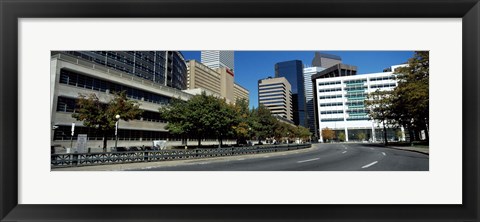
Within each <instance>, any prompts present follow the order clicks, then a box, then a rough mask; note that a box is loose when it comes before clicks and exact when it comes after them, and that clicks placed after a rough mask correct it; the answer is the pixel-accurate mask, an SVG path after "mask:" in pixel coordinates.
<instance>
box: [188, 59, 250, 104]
mask: <svg viewBox="0 0 480 222" xmlns="http://www.w3.org/2000/svg"><path fill="white" fill-rule="evenodd" d="M187 70H188V72H187V73H188V74H187V89H189V92H195V93H198V92H201V91H191V90H192V89H202V90H206V91H208V92H210V93H212V94H215V95H218V97H219V98H225V99H226V100H227V102H231V103H234V102H235V101H236V100H237V99H245V100H247V101H248V97H249V92H248V90H247V89H245V88H244V87H242V86H240V85H239V84H237V83H235V82H234V74H233V72H232V71H230V70H229V69H227V68H215V69H212V68H210V67H208V66H206V65H205V64H203V63H200V62H198V61H195V60H190V61H188V62H187Z"/></svg>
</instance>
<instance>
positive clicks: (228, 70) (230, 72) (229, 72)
mask: <svg viewBox="0 0 480 222" xmlns="http://www.w3.org/2000/svg"><path fill="white" fill-rule="evenodd" d="M226 70H227V72H228V74H230V75H232V76H234V75H233V72H232V71H231V70H230V69H226Z"/></svg>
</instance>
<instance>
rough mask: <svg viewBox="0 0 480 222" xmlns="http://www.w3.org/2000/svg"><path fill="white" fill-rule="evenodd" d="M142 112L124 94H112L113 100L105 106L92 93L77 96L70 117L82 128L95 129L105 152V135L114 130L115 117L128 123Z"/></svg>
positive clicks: (134, 102)
mask: <svg viewBox="0 0 480 222" xmlns="http://www.w3.org/2000/svg"><path fill="white" fill-rule="evenodd" d="M142 112H143V111H142V110H141V109H140V108H139V104H138V102H136V101H133V100H129V99H128V98H127V96H126V94H125V92H121V93H118V94H114V98H113V99H112V100H110V101H109V102H108V103H106V104H105V103H102V102H100V100H99V99H98V97H97V96H96V95H95V94H94V93H92V94H88V95H84V94H80V95H79V98H78V100H77V107H76V110H75V113H73V114H72V117H73V118H75V119H76V120H78V121H83V125H84V126H86V127H93V128H96V129H97V130H99V131H100V132H101V133H102V137H103V151H104V152H106V149H107V135H108V134H109V133H111V131H112V130H113V129H115V123H116V121H117V119H116V118H115V116H116V115H120V119H122V120H124V121H129V120H132V119H138V118H140V117H141V115H142Z"/></svg>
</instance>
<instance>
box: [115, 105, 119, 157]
mask: <svg viewBox="0 0 480 222" xmlns="http://www.w3.org/2000/svg"><path fill="white" fill-rule="evenodd" d="M115 119H117V122H115V151H117V143H118V123H119V121H120V115H118V114H117V115H116V116H115Z"/></svg>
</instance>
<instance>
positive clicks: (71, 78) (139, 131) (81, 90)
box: [50, 52, 235, 152]
mask: <svg viewBox="0 0 480 222" xmlns="http://www.w3.org/2000/svg"><path fill="white" fill-rule="evenodd" d="M115 53H116V55H126V54H127V53H125V52H115ZM75 54H76V55H87V53H86V52H78V53H72V52H68V53H66V52H53V53H52V56H51V60H50V67H51V69H50V70H51V71H50V82H51V87H50V90H51V92H50V95H51V100H50V104H51V110H50V111H51V129H52V136H51V145H52V147H57V148H61V147H70V144H71V140H72V141H73V145H74V147H75V141H76V140H77V138H78V135H79V134H87V136H88V142H87V147H90V148H92V152H97V151H98V152H101V151H102V148H101V147H102V144H103V143H102V137H103V135H102V133H101V132H99V131H98V130H96V129H95V128H88V127H85V126H84V125H83V122H82V121H77V120H76V119H74V118H72V113H74V112H75V110H76V101H77V99H78V97H79V94H84V95H86V94H91V93H94V94H95V95H96V96H97V97H98V98H99V100H100V102H103V103H107V102H108V101H110V100H111V99H112V98H113V93H115V92H121V91H125V93H126V95H127V97H128V98H129V99H131V100H135V101H137V102H138V103H139V105H140V109H142V110H143V114H142V116H141V118H140V119H137V120H130V121H123V120H120V121H119V130H118V146H119V147H128V146H142V145H144V146H152V141H153V140H167V141H168V146H177V145H182V140H181V138H180V137H179V136H176V135H174V134H170V133H169V132H168V130H166V129H165V126H166V124H167V123H166V122H165V120H163V119H162V118H161V117H160V115H159V112H158V110H159V108H160V107H162V106H165V105H168V104H169V103H170V101H171V100H172V98H176V99H181V100H185V101H186V100H189V99H190V98H191V97H192V96H193V95H191V94H189V93H186V92H184V91H182V90H179V89H176V87H180V86H181V84H179V85H178V84H177V86H176V87H175V85H176V83H179V82H176V83H175V79H177V80H178V79H183V78H184V79H185V80H186V72H185V73H182V72H176V71H173V70H185V71H186V64H185V61H184V60H183V57H176V58H178V59H180V60H179V61H178V62H174V61H171V60H170V64H167V72H170V73H169V74H167V77H168V76H169V75H170V78H167V82H168V81H169V79H171V81H170V83H171V85H172V87H170V86H168V85H170V84H167V86H166V85H165V83H164V82H162V81H157V80H158V79H156V81H154V79H153V77H154V76H153V73H157V72H151V74H152V75H151V76H148V75H147V74H148V73H149V72H150V71H153V70H150V71H149V72H147V71H142V72H139V71H138V67H140V66H137V65H134V64H135V63H134V64H130V62H128V60H126V59H125V57H118V56H117V57H116V58H117V59H119V60H120V61H112V60H110V59H109V58H107V64H108V63H110V64H115V66H114V67H111V66H107V65H100V64H99V63H98V62H95V61H92V60H91V59H92V58H93V57H91V56H90V57H89V56H85V57H79V56H75ZM97 54H101V53H96V54H93V55H97ZM106 54H110V52H106ZM134 54H136V53H134ZM149 54H150V53H149ZM155 54H156V53H153V55H155ZM161 54H162V53H161ZM165 54H167V56H168V55H172V57H171V58H175V57H174V56H173V55H181V54H179V53H178V52H171V53H170V52H166V53H163V55H165ZM90 55H92V54H90ZM135 60H136V62H138V57H137V59H135ZM161 62H162V63H163V62H164V61H163V60H161ZM123 63H126V64H129V65H130V67H131V68H132V69H127V66H123V68H121V65H120V64H123ZM154 66H156V67H160V65H158V64H152V67H154ZM177 66H180V67H177ZM133 67H135V69H137V70H136V71H133ZM168 67H170V68H168ZM120 70H125V71H120ZM140 74H143V75H140ZM175 75H185V76H180V77H178V76H175ZM158 76H160V75H158ZM158 76H156V77H158ZM150 77H151V78H150ZM156 77H155V78H156ZM186 83H187V82H186V81H185V84H186ZM72 123H75V128H74V135H73V136H71V128H72V127H71V126H72ZM107 141H108V147H113V146H114V144H115V134H114V132H113V131H112V132H111V133H110V134H109V135H108V136H107ZM189 141H190V140H189ZM230 142H232V143H234V142H235V141H234V140H233V141H230ZM215 143H217V141H216V139H206V141H204V142H202V144H215ZM225 143H229V141H226V142H225ZM190 144H196V141H194V139H193V140H192V141H190ZM64 151H65V150H63V152H64Z"/></svg>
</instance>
